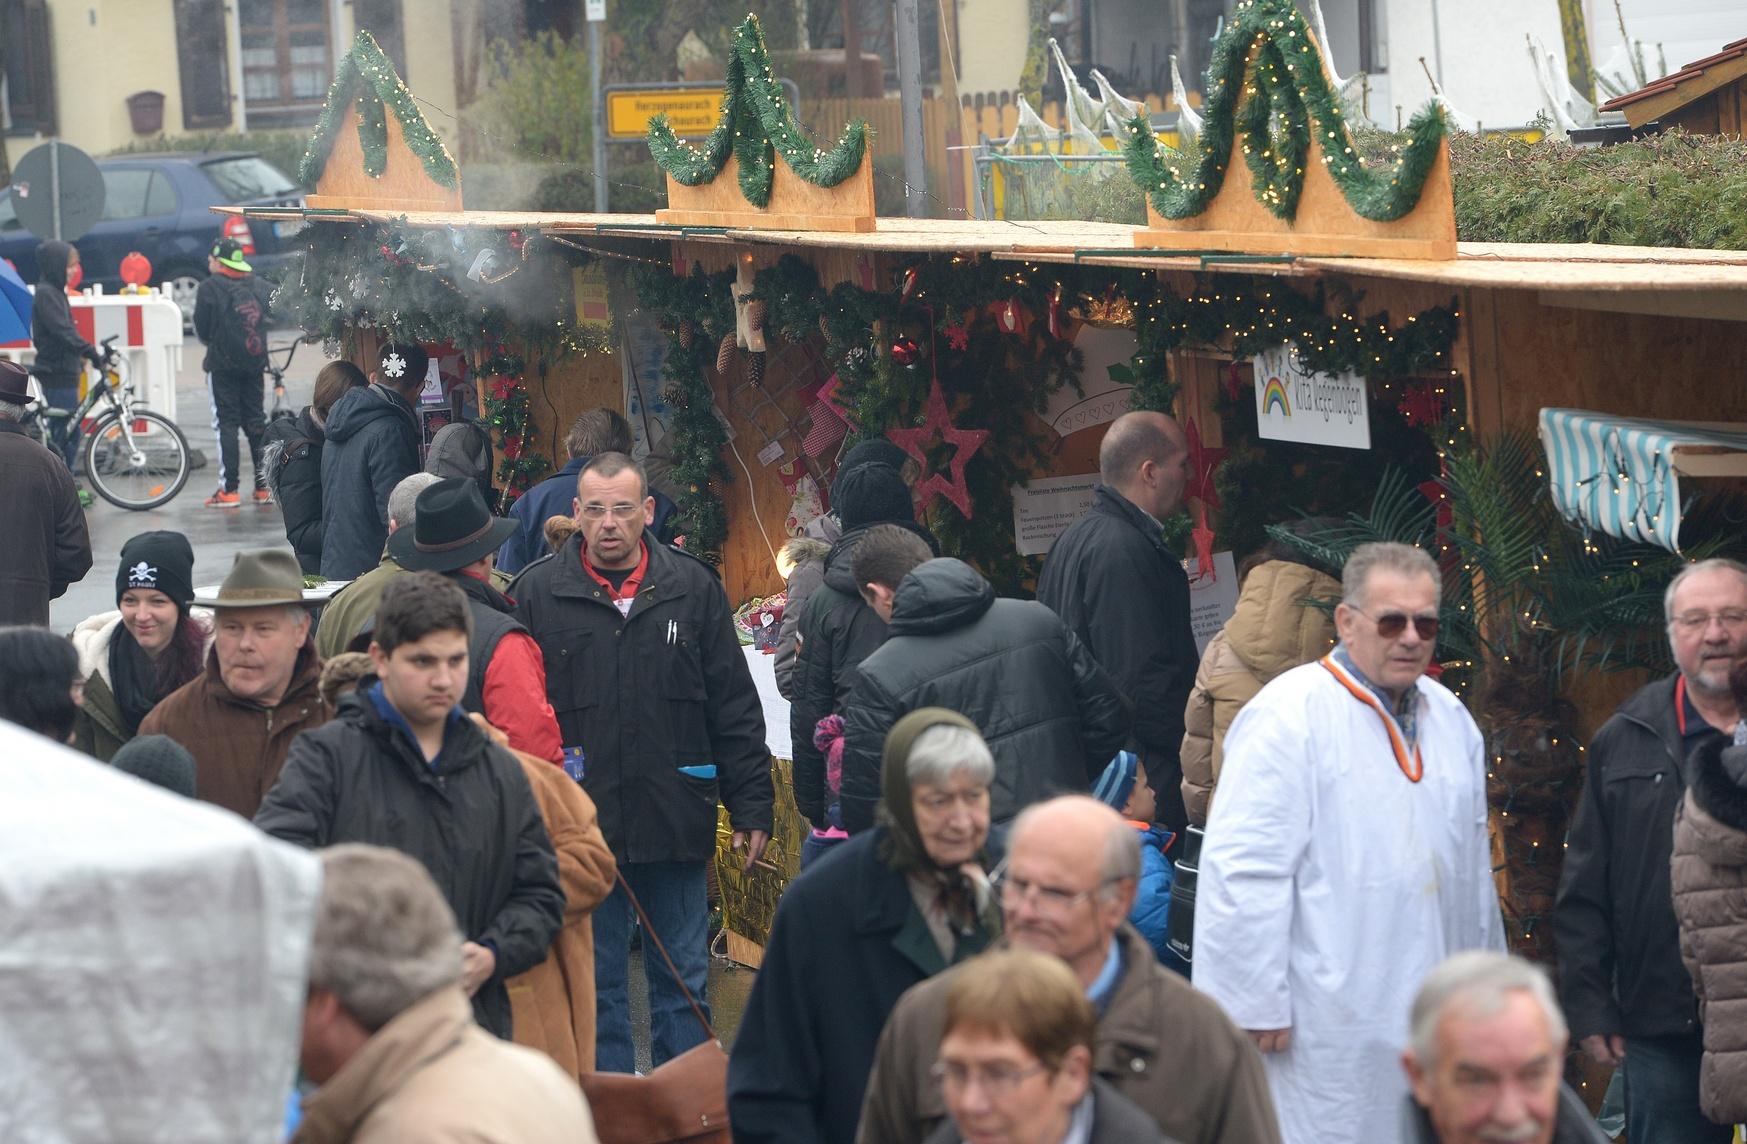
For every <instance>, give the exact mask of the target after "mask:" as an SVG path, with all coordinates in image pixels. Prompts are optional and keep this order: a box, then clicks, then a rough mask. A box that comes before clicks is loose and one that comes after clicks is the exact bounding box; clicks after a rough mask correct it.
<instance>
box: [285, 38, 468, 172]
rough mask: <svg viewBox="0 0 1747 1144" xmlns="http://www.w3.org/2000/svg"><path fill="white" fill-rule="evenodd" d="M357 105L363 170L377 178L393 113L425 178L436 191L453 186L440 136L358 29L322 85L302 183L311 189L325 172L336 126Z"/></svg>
mask: <svg viewBox="0 0 1747 1144" xmlns="http://www.w3.org/2000/svg"><path fill="white" fill-rule="evenodd" d="M354 101H356V103H357V105H358V145H359V148H360V150H362V151H363V154H364V172H365V173H366V174H368V175H370V176H371V177H372V178H380V177H381V176H382V173H383V172H384V171H386V170H387V169H388V112H389V111H391V110H392V111H393V112H394V117H395V119H396V120H398V121H399V123H400V132H401V138H402V139H403V140H405V142H406V145H407V149H408V150H410V151H411V152H412V153H413V154H414V155H416V156H417V157H418V160H419V163H420V165H421V166H422V167H423V168H424V171H425V174H426V175H428V176H430V179H431V181H432V182H434V183H436V184H437V185H438V186H441V187H449V188H454V187H455V186H456V185H457V183H458V181H459V179H460V172H459V170H458V169H457V167H456V166H455V158H454V156H452V155H450V154H449V149H448V148H447V147H446V146H444V145H443V140H442V138H441V137H440V136H439V135H438V134H437V133H436V132H435V131H433V130H432V129H431V125H430V123H428V122H427V121H426V120H425V117H424V115H423V114H422V113H421V112H420V111H419V109H418V105H417V104H416V103H414V102H413V98H412V93H411V92H410V91H408V90H407V88H406V84H404V83H402V82H401V79H400V75H399V74H398V73H397V72H396V71H395V70H394V64H393V63H391V62H390V61H389V59H388V57H387V56H386V55H384V54H383V52H382V48H381V47H380V46H378V44H377V43H376V37H374V36H372V35H371V34H370V33H369V32H368V31H360V32H359V33H358V35H357V36H356V38H354V39H353V41H352V48H351V50H350V51H348V52H347V53H346V55H345V58H344V59H342V60H341V61H340V66H339V67H338V68H337V69H335V72H334V81H333V83H331V84H330V85H328V97H327V101H326V102H325V103H324V104H323V105H322V110H321V115H320V116H319V117H318V118H317V119H316V124H315V131H314V132H313V133H311V135H310V137H309V148H308V149H307V150H306V151H305V152H304V155H303V162H302V163H301V164H299V166H298V176H299V178H301V179H302V181H303V185H304V186H306V187H313V186H315V185H316V183H317V182H318V181H319V180H320V179H321V176H322V172H323V171H324V170H326V169H327V162H328V156H329V155H330V154H332V153H333V149H334V141H335V140H336V139H338V138H339V133H340V124H341V123H342V122H344V120H345V117H346V111H347V109H348V108H350V107H351V106H352V104H353V102H354Z"/></svg>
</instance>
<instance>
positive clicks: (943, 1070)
mask: <svg viewBox="0 0 1747 1144" xmlns="http://www.w3.org/2000/svg"><path fill="white" fill-rule="evenodd" d="M1045 1071H1047V1070H1046V1069H1045V1068H1044V1065H1043V1062H1042V1061H1039V1062H1037V1063H1036V1064H1034V1065H1027V1066H1025V1067H1024V1068H1020V1067H1019V1066H1017V1065H967V1064H965V1063H964V1062H962V1061H936V1062H935V1064H934V1067H933V1068H932V1069H930V1070H929V1072H930V1073H931V1074H933V1076H934V1079H935V1080H937V1081H939V1082H940V1083H941V1084H943V1085H945V1086H946V1087H947V1088H952V1089H958V1090H960V1091H962V1090H963V1089H965V1088H966V1087H968V1086H969V1085H970V1083H971V1081H973V1080H974V1081H976V1082H977V1083H978V1084H980V1085H982V1087H983V1091H984V1092H986V1093H988V1094H989V1095H990V1096H1007V1095H1008V1094H1010V1093H1011V1092H1012V1091H1013V1090H1014V1089H1016V1088H1018V1087H1019V1086H1020V1084H1021V1083H1023V1082H1024V1081H1025V1079H1026V1078H1027V1077H1033V1076H1036V1075H1037V1074H1038V1073H1040V1072H1045Z"/></svg>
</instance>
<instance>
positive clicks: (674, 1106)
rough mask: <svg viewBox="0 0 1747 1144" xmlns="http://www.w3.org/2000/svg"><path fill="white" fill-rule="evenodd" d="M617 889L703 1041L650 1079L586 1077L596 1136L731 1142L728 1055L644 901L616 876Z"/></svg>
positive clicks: (624, 1141) (661, 1142)
mask: <svg viewBox="0 0 1747 1144" xmlns="http://www.w3.org/2000/svg"><path fill="white" fill-rule="evenodd" d="M618 883H619V889H621V890H623V891H625V896H626V897H627V898H629V899H631V905H632V907H633V908H634V909H636V911H637V920H638V921H639V922H641V923H642V924H643V936H644V937H645V938H647V939H648V942H649V944H651V945H653V946H654V947H655V949H656V951H657V952H659V953H660V954H661V960H662V961H664V962H666V963H667V971H668V972H669V973H671V974H673V979H674V980H675V981H677V982H679V987H680V989H681V990H683V991H684V993H685V999H686V1000H687V1001H689V1002H690V1003H691V1007H692V1014H693V1015H694V1016H696V1017H697V1019H698V1024H700V1025H702V1026H703V1027H704V1037H705V1038H706V1039H705V1041H704V1043H703V1044H701V1045H698V1046H697V1047H696V1048H693V1049H688V1050H686V1051H685V1052H683V1053H681V1054H680V1055H679V1056H677V1057H675V1058H673V1059H672V1060H671V1061H668V1062H667V1063H666V1064H663V1065H661V1066H660V1067H659V1068H656V1069H655V1070H654V1071H652V1072H650V1073H649V1075H647V1076H627V1075H625V1074H624V1073H604V1072H592V1073H585V1074H583V1077H582V1091H583V1095H584V1096H586V1097H588V1106H589V1108H590V1110H592V1111H593V1113H594V1128H595V1134H596V1135H597V1136H599V1137H600V1141H601V1144H680V1142H682V1141H683V1142H684V1144H731V1141H732V1139H733V1138H732V1136H731V1134H730V1133H729V1131H728V1054H727V1052H726V1051H725V1050H724V1049H723V1048H722V1042H721V1041H718V1040H717V1039H716V1031H715V1030H714V1029H712V1028H710V1022H709V1020H708V1019H707V1018H705V1017H704V1011H703V1009H702V1008H701V1007H700V1006H699V1005H698V1000H697V998H696V997H693V996H692V993H691V990H690V989H687V988H686V985H685V979H684V978H682V977H681V976H680V975H679V970H678V969H676V968H675V967H674V964H673V958H671V957H669V956H668V955H667V947H666V946H664V945H662V944H661V938H660V937H659V936H657V935H656V933H655V927H654V926H651V925H650V924H649V915H648V914H646V913H644V912H643V903H642V902H639V901H638V900H637V895H636V894H633V893H632V892H631V887H630V885H629V884H628V883H627V882H626V881H625V875H624V874H622V873H621V874H619V876H618Z"/></svg>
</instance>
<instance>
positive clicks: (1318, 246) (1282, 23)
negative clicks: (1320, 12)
mask: <svg viewBox="0 0 1747 1144" xmlns="http://www.w3.org/2000/svg"><path fill="white" fill-rule="evenodd" d="M1206 87H1207V92H1206V96H1207V102H1206V104H1205V106H1204V107H1203V108H1202V115H1203V119H1204V122H1203V125H1202V130H1201V134H1200V136H1199V137H1198V138H1197V139H1195V140H1194V142H1193V143H1192V144H1191V145H1190V146H1188V147H1187V148H1186V149H1185V150H1183V151H1181V152H1172V151H1168V150H1166V148H1165V147H1164V146H1163V145H1162V144H1161V143H1160V142H1159V141H1158V140H1157V139H1156V138H1155V137H1154V136H1153V134H1152V131H1151V129H1150V128H1149V127H1148V126H1147V123H1146V120H1145V117H1144V116H1137V117H1135V118H1134V119H1133V120H1131V121H1130V126H1131V127H1133V128H1134V129H1135V134H1134V136H1133V138H1131V139H1130V140H1129V142H1128V144H1127V145H1126V147H1125V148H1124V151H1125V153H1126V155H1127V159H1128V170H1129V174H1130V176H1131V177H1132V178H1133V179H1134V180H1135V182H1136V183H1138V184H1139V186H1140V188H1141V190H1142V191H1143V192H1144V193H1145V195H1146V198H1147V221H1148V227H1147V229H1145V230H1141V231H1137V232H1136V233H1135V245H1136V246H1142V247H1163V248H1175V249H1193V250H1231V251H1242V252H1250V253H1269V254H1273V253H1281V254H1304V255H1343V254H1350V255H1364V256H1378V257H1393V258H1427V259H1429V258H1454V257H1455V256H1456V217H1455V203H1454V200H1453V198H1452V197H1451V192H1450V148H1449V140H1448V138H1447V133H1448V127H1447V124H1446V121H1445V118H1444V112H1443V109H1442V108H1441V107H1439V106H1438V105H1437V104H1436V103H1428V104H1427V105H1426V106H1425V107H1424V108H1423V109H1422V110H1421V111H1420V112H1419V113H1418V114H1416V115H1415V116H1414V117H1413V119H1412V120H1411V121H1410V122H1409V124H1408V141H1407V143H1406V144H1405V146H1400V147H1396V148H1394V149H1393V151H1394V154H1393V156H1392V157H1391V158H1390V159H1389V160H1388V161H1380V162H1368V161H1367V160H1366V159H1365V157H1364V156H1362V155H1360V154H1359V149H1358V146H1357V144H1356V143H1355V142H1354V140H1353V135H1352V132H1351V130H1350V129H1349V128H1348V125H1347V121H1346V116H1345V114H1344V112H1343V111H1342V110H1341V101H1340V93H1339V92H1337V91H1336V90H1335V89H1334V87H1333V85H1332V84H1331V83H1330V82H1329V78H1328V71H1327V69H1326V68H1325V67H1324V66H1323V59H1322V50H1321V48H1320V47H1319V46H1318V45H1317V42H1316V37H1315V36H1313V35H1312V34H1311V31H1310V28H1309V26H1308V25H1307V24H1306V23H1305V20H1304V17H1303V16H1302V15H1300V14H1299V12H1298V9H1297V7H1296V6H1295V5H1294V4H1293V2H1292V0H1245V2H1243V3H1240V4H1239V5H1238V6H1237V9H1236V10H1235V11H1234V12H1233V13H1232V16H1231V18H1230V20H1229V22H1228V23H1227V24H1226V26H1225V30H1224V31H1223V32H1222V33H1221V34H1220V36H1219V39H1218V40H1217V41H1216V42H1215V43H1214V47H1213V59H1212V62H1211V63H1209V64H1208V68H1207V82H1206ZM1246 174H1247V176H1248V177H1247V178H1246V177H1244V176H1245V175H1246Z"/></svg>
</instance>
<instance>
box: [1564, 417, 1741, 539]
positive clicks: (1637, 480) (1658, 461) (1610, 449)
mask: <svg viewBox="0 0 1747 1144" xmlns="http://www.w3.org/2000/svg"><path fill="white" fill-rule="evenodd" d="M1540 421H1541V444H1542V445H1543V446H1544V447H1545V448H1546V451H1547V468H1548V473H1547V476H1548V480H1549V481H1550V482H1551V485H1552V493H1553V503H1554V504H1555V505H1556V506H1557V507H1558V509H1559V511H1560V512H1561V513H1563V514H1564V515H1565V516H1566V517H1567V518H1568V519H1570V520H1571V521H1573V522H1575V523H1577V524H1579V525H1581V526H1583V527H1584V528H1592V529H1597V530H1599V531H1601V532H1605V533H1607V534H1608V535H1609V536H1617V537H1619V538H1620V539H1622V540H1637V541H1642V542H1644V543H1648V544H1655V545H1659V546H1660V547H1662V548H1666V549H1668V550H1669V551H1670V552H1679V551H1680V509H1681V500H1680V476H1679V474H1678V473H1677V472H1676V471H1675V467H1674V450H1675V449H1676V448H1677V447H1678V446H1682V445H1708V446H1721V447H1723V448H1728V449H1739V450H1742V451H1747V433H1723V432H1717V431H1715V430H1710V429H1703V428H1698V427H1695V426H1689V425H1681V424H1677V423H1671V422H1663V421H1645V420H1641V419H1639V418H1635V417H1615V416H1610V415H1608V414H1603V413H1593V412H1590V411H1588V410H1583V409H1543V410H1541V418H1540Z"/></svg>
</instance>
